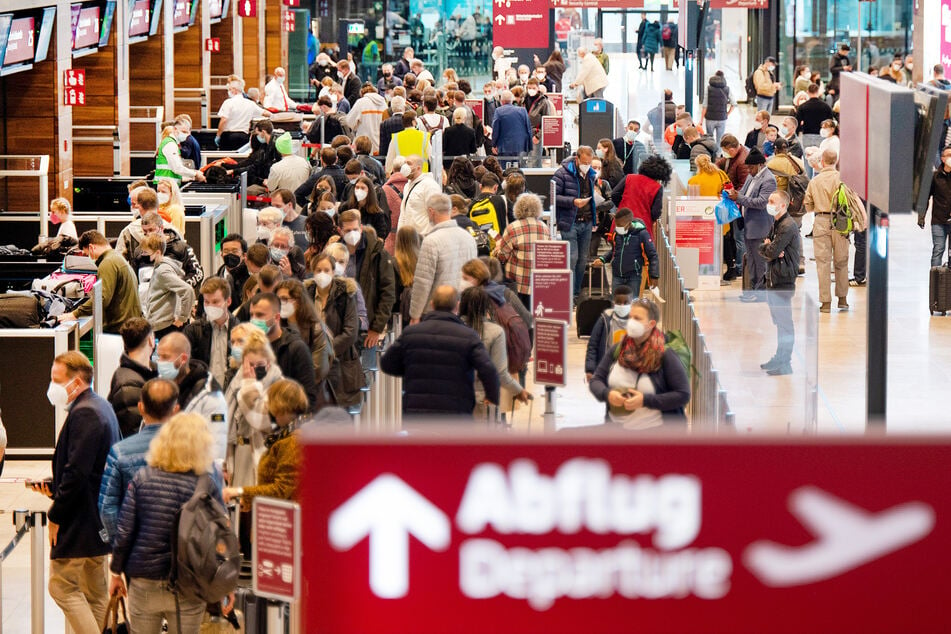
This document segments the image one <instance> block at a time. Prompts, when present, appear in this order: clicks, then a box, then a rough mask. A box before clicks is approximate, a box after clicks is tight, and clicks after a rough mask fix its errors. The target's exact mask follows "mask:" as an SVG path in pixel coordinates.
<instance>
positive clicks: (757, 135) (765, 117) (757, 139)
mask: <svg viewBox="0 0 951 634" xmlns="http://www.w3.org/2000/svg"><path fill="white" fill-rule="evenodd" d="M769 119H770V115H769V113H768V112H766V111H765V110H760V111H759V112H757V113H756V127H755V128H753V129H752V130H750V131H749V133H748V134H747V135H746V141H745V142H744V143H743V145H745V146H746V148H747V149H749V150H752V149H753V148H756V149H757V150H759V151H760V152H762V151H763V145H764V144H765V143H766V132H767V131H768V130H769V129H770V124H769Z"/></svg>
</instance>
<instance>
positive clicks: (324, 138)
mask: <svg viewBox="0 0 951 634" xmlns="http://www.w3.org/2000/svg"><path fill="white" fill-rule="evenodd" d="M346 121H347V115H345V114H342V113H340V112H337V111H333V112H328V113H327V114H318V115H317V118H316V119H314V121H313V123H311V124H310V127H309V128H308V129H307V140H308V141H309V142H310V143H319V144H320V145H329V144H330V142H331V141H333V140H334V137H337V136H340V135H343V136H348V137H351V138H352V137H353V135H352V134H349V129H348V128H347V127H346V125H345V124H346Z"/></svg>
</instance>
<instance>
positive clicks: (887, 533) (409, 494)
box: [301, 403, 951, 633]
mask: <svg viewBox="0 0 951 634" xmlns="http://www.w3.org/2000/svg"><path fill="white" fill-rule="evenodd" d="M595 407H596V406H595V405H594V403H592V409H595ZM315 433H316V432H315ZM608 434H609V432H601V433H599V434H598V435H592V436H579V435H578V434H572V435H570V436H567V437H566V436H563V435H550V436H535V437H529V436H523V437H512V436H506V437H505V438H503V439H501V440H500V439H499V438H495V437H493V438H491V439H488V438H486V437H478V436H472V437H459V436H457V435H449V434H446V433H442V434H432V435H431V436H424V435H410V436H407V437H402V438H397V437H387V438H378V439H374V438H368V437H354V436H352V435H350V436H342V435H341V436H337V437H334V438H327V437H317V436H314V435H310V436H308V435H307V434H306V433H305V434H304V438H303V453H304V467H303V473H302V477H301V479H302V482H319V483H321V486H310V487H304V488H302V490H301V495H302V496H303V499H302V500H301V508H302V512H303V530H304V531H305V534H306V535H307V539H306V540H304V542H303V548H304V553H303V563H304V571H303V573H304V578H305V579H307V584H306V587H305V589H304V594H303V596H302V601H301V605H302V606H303V614H302V619H303V628H302V630H301V631H305V632H490V631H491V632H545V633H549V632H585V633H587V632H658V631H665V632H775V631H782V632H946V631H948V630H949V629H951V611H949V610H948V609H947V587H948V586H947V571H948V569H949V566H951V549H949V548H948V543H949V541H951V521H949V520H951V497H949V496H948V495H947V492H948V490H949V489H951V471H949V470H948V469H947V465H948V464H949V463H951V443H949V442H948V440H947V439H940V440H935V441H933V442H927V441H922V440H919V439H915V440H914V441H909V440H900V441H895V440H893V439H890V440H885V439H882V440H874V441H864V440H858V441H856V440H851V439H849V440H846V439H839V438H836V439H832V440H819V439H811V440H805V439H799V440H794V441H793V440H785V439H784V440H780V441H759V442H756V441H742V440H738V439H735V440H714V439H698V438H692V439H690V440H687V439H685V438H682V437H681V438H680V439H679V440H677V439H670V438H665V437H657V436H655V437H653V438H650V439H647V438H642V439H634V438H632V436H630V435H617V436H615V435H608ZM909 465H913V468H912V472H909Z"/></svg>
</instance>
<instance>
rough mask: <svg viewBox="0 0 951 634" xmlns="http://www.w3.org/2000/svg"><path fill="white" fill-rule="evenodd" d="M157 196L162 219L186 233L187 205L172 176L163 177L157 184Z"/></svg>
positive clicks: (180, 231)
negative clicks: (184, 203)
mask: <svg viewBox="0 0 951 634" xmlns="http://www.w3.org/2000/svg"><path fill="white" fill-rule="evenodd" d="M155 196H156V198H157V199H158V213H159V215H160V216H161V217H162V220H164V221H165V222H167V223H168V224H169V225H171V226H172V227H174V228H175V230H176V231H178V233H180V234H182V235H184V234H185V205H183V204H182V195H181V190H180V189H179V188H178V183H177V182H175V181H174V180H172V179H170V178H163V179H161V180H159V181H158V182H157V183H156V184H155Z"/></svg>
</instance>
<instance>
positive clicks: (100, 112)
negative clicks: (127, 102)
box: [73, 29, 117, 177]
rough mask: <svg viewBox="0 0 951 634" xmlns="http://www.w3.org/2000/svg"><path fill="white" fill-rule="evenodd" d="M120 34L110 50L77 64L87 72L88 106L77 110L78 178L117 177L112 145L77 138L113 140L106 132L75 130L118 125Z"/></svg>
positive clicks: (113, 37) (75, 157)
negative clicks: (117, 87)
mask: <svg viewBox="0 0 951 634" xmlns="http://www.w3.org/2000/svg"><path fill="white" fill-rule="evenodd" d="M115 41H116V31H115V29H113V31H112V35H111V36H110V42H109V46H106V47H104V48H101V49H99V51H98V52H96V53H92V54H91V55H86V56H85V57H81V58H79V59H76V60H73V68H82V69H85V71H86V105H84V106H74V107H73V127H74V133H73V172H74V174H75V175H76V176H102V177H108V176H112V175H113V169H114V166H113V148H112V143H111V142H97V143H81V142H80V143H77V142H76V138H77V137H78V138H82V137H91V136H94V137H103V138H105V137H111V136H112V134H111V133H110V132H107V131H105V130H82V129H80V130H75V127H76V126H84V125H97V126H99V125H116V123H117V117H116V49H115Z"/></svg>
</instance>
